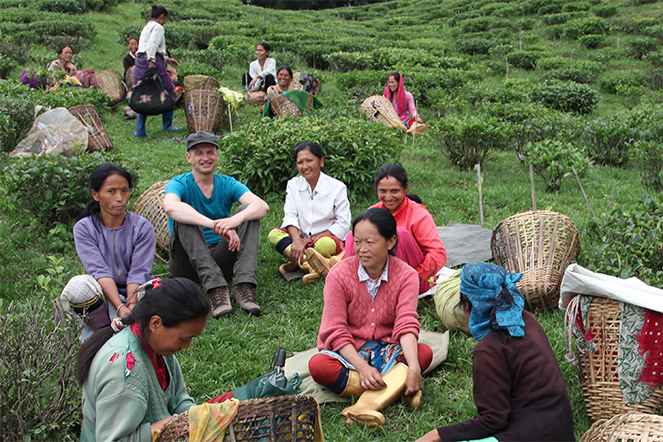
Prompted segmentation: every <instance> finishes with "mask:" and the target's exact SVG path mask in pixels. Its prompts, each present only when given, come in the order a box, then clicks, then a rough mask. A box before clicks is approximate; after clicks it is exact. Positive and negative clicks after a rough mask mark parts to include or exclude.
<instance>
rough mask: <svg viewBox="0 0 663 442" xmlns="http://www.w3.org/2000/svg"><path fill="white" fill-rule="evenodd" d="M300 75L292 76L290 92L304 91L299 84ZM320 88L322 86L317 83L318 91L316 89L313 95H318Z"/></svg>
mask: <svg viewBox="0 0 663 442" xmlns="http://www.w3.org/2000/svg"><path fill="white" fill-rule="evenodd" d="M300 74H301V72H295V73H294V74H292V81H291V82H290V90H298V91H303V90H304V85H303V84H301V83H300V82H299V75H300ZM321 88H322V84H321V83H320V82H319V81H318V89H316V91H315V93H314V94H313V95H318V93H320V89H321Z"/></svg>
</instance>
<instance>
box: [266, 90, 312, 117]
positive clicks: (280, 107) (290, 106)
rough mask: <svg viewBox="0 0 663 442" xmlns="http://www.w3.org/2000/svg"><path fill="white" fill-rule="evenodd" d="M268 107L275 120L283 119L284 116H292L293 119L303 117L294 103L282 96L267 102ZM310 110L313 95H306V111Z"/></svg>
mask: <svg viewBox="0 0 663 442" xmlns="http://www.w3.org/2000/svg"><path fill="white" fill-rule="evenodd" d="M269 106H270V109H271V111H272V113H273V114H274V117H276V118H281V117H285V116H286V115H292V116H293V117H295V118H299V117H301V116H302V115H304V114H303V113H302V110H301V109H300V108H299V106H297V105H296V104H295V102H294V101H292V100H290V99H289V98H287V97H285V96H283V95H279V96H277V97H274V98H272V99H271V100H269ZM311 108H313V95H311V94H308V102H307V103H306V110H310V109H311Z"/></svg>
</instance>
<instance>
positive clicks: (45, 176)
mask: <svg viewBox="0 0 663 442" xmlns="http://www.w3.org/2000/svg"><path fill="white" fill-rule="evenodd" d="M112 158H113V157H111V156H109V155H108V154H103V153H100V152H95V153H85V152H80V153H77V154H75V155H74V156H72V157H71V158H68V157H65V156H64V155H41V156H37V157H25V158H17V159H12V160H11V161H10V162H9V163H8V164H7V165H6V166H5V167H4V168H3V171H2V176H0V184H2V186H3V187H4V189H5V192H6V197H5V198H4V200H3V201H2V204H3V205H4V209H5V210H19V211H23V212H27V213H29V214H30V215H31V216H33V217H34V218H36V219H39V220H42V221H43V222H45V223H48V224H53V223H55V222H62V223H67V222H69V221H71V220H73V219H76V218H77V217H78V215H79V214H80V213H81V211H82V210H83V208H84V207H85V204H87V202H88V201H89V199H90V193H89V190H88V189H87V180H88V177H89V175H90V172H92V170H93V169H94V168H95V167H97V166H98V165H100V164H102V163H106V162H108V161H111V160H112Z"/></svg>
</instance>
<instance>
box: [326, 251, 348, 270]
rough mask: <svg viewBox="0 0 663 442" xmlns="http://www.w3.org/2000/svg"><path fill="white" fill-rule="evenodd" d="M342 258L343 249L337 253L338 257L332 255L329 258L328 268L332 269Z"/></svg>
mask: <svg viewBox="0 0 663 442" xmlns="http://www.w3.org/2000/svg"><path fill="white" fill-rule="evenodd" d="M344 256H345V249H343V250H341V253H339V254H338V255H334V256H332V257H331V258H329V266H330V267H334V265H336V264H337V263H339V262H341V260H342V259H343V257H344Z"/></svg>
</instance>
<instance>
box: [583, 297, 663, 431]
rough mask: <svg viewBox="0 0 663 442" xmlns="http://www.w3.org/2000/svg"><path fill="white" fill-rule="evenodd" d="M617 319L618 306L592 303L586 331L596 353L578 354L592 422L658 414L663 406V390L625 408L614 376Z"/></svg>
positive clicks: (598, 301)
mask: <svg viewBox="0 0 663 442" xmlns="http://www.w3.org/2000/svg"><path fill="white" fill-rule="evenodd" d="M620 317H621V310H620V308H619V302H617V301H615V300H612V299H608V298H598V297H595V298H593V299H592V303H591V304H590V306H589V310H588V312H587V318H586V321H585V330H586V331H587V332H588V333H591V335H592V336H593V338H592V341H593V342H594V344H596V350H594V351H588V352H587V353H586V354H584V355H583V354H580V355H579V357H578V358H579V359H580V375H581V382H582V392H583V395H584V396H585V405H586V406H587V413H588V414H589V417H590V418H591V419H592V420H593V421H598V420H600V419H610V418H612V417H613V416H615V415H617V414H621V413H628V412H630V411H633V412H637V413H651V414H658V413H659V412H660V410H661V405H662V404H663V386H660V387H659V388H658V389H656V390H655V391H654V392H653V393H652V395H651V396H649V397H648V398H647V399H646V400H645V401H644V402H642V403H640V404H634V405H627V404H626V401H625V400H624V394H623V393H622V389H621V387H620V385H619V376H618V374H617V362H618V353H619V319H620Z"/></svg>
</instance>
